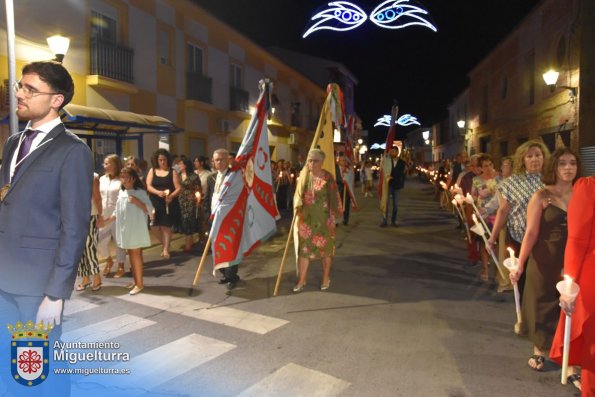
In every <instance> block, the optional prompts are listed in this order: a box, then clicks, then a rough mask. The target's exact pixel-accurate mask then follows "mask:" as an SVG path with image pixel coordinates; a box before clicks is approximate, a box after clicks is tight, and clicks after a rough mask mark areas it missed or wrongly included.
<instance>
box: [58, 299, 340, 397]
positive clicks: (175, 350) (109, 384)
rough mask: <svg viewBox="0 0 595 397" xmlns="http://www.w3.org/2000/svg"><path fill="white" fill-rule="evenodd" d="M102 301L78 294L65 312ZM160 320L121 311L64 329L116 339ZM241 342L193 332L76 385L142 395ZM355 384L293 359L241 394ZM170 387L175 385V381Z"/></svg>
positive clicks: (240, 325) (273, 324)
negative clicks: (113, 372) (110, 373)
mask: <svg viewBox="0 0 595 397" xmlns="http://www.w3.org/2000/svg"><path fill="white" fill-rule="evenodd" d="M116 298H118V299H120V300H122V301H126V302H130V303H135V304H140V305H144V306H148V307H151V308H154V309H158V310H162V311H165V312H168V313H171V314H179V315H182V316H186V317H190V318H194V319H199V320H204V321H209V322H213V323H217V324H220V325H224V326H228V327H233V328H237V329H241V330H244V331H249V332H252V333H255V334H260V335H264V334H266V333H268V332H270V331H272V330H275V329H277V328H279V327H282V326H283V325H286V324H288V323H289V322H288V321H286V320H282V319H278V318H274V317H268V316H264V315H260V314H257V313H250V312H247V311H243V310H238V309H234V308H229V307H212V305H211V304H209V303H206V302H200V301H196V300H193V299H186V298H179V297H173V296H159V295H152V294H140V295H136V296H132V297H131V296H129V295H122V296H116ZM97 307H99V306H98V305H96V304H93V303H89V302H86V301H85V300H84V299H79V298H75V299H74V300H71V301H69V302H68V303H67V305H66V307H65V314H68V315H72V314H75V313H76V314H79V315H80V314H81V313H83V312H85V311H87V310H91V309H95V308H97ZM155 324H157V323H156V321H152V320H148V319H145V318H142V317H138V316H134V315H130V314H122V315H119V316H115V317H112V318H109V319H106V320H104V321H100V322H95V323H93V324H89V325H86V326H84V327H82V328H77V329H74V330H70V331H69V330H68V329H67V328H66V329H65V331H67V332H65V333H64V334H63V335H62V340H63V341H64V342H106V341H109V340H111V341H114V340H115V341H117V340H118V338H119V337H122V336H124V335H126V334H130V333H132V332H135V331H139V330H142V332H143V333H145V334H146V332H148V330H149V329H148V327H150V326H152V325H155ZM153 329H155V328H153ZM236 347H237V346H236V345H235V344H232V343H228V342H224V341H222V340H218V339H214V338H210V337H207V336H203V335H200V334H196V333H192V334H190V335H187V336H184V337H181V338H179V339H176V340H174V341H172V342H170V343H167V344H165V345H161V346H158V347H156V348H154V349H151V350H148V351H146V352H144V353H142V352H141V354H139V355H135V356H133V357H131V360H130V361H126V362H119V363H117V364H115V365H110V364H107V363H105V364H106V365H105V367H110V368H112V369H130V370H131V374H130V375H129V376H122V375H113V376H102V377H100V378H97V377H93V376H91V377H84V378H82V379H79V380H78V381H75V382H74V384H73V390H74V391H75V395H78V394H77V393H81V395H82V394H84V393H88V392H90V391H96V392H98V393H99V394H102V393H107V394H110V395H114V396H115V394H113V393H115V392H125V395H126V397H133V396H138V395H142V394H144V393H146V392H147V391H154V390H157V389H159V388H160V387H162V385H165V384H166V383H167V382H170V381H172V380H173V379H175V378H177V377H179V376H183V375H184V374H186V373H188V372H190V371H193V370H195V369H196V368H197V367H199V366H201V365H203V364H205V363H208V362H209V361H211V360H214V359H216V358H217V357H219V356H222V355H224V354H226V353H228V352H230V351H232V350H234V349H235V348H236ZM180 363H184V365H183V366H180ZM112 364H114V363H112ZM98 379H101V382H98ZM350 385H351V384H350V383H349V382H347V381H344V380H342V379H339V378H336V377H334V376H331V375H328V374H325V373H323V372H320V371H316V370H313V369H309V368H306V367H302V366H300V365H297V364H294V363H289V364H287V365H285V366H283V367H282V368H279V369H277V370H276V371H275V372H273V373H271V374H270V375H268V376H266V377H265V378H263V379H261V380H260V381H259V382H257V383H255V384H253V385H252V386H249V387H248V388H247V389H245V390H244V391H242V392H241V393H240V394H239V397H252V396H255V397H256V396H259V397H260V396H292V397H294V396H295V397H299V396H304V397H306V396H307V397H317V396H320V397H333V396H338V395H340V394H341V393H342V392H343V391H344V390H345V389H347V388H348V387H349V386H350ZM168 387H169V388H171V385H170V386H168ZM99 394H98V395H99Z"/></svg>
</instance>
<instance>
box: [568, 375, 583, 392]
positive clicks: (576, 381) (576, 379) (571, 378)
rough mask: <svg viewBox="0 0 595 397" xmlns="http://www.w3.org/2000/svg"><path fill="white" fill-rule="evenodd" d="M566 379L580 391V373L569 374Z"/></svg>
mask: <svg viewBox="0 0 595 397" xmlns="http://www.w3.org/2000/svg"><path fill="white" fill-rule="evenodd" d="M566 380H567V381H568V383H569V384H571V385H572V386H574V387H576V388H577V389H579V390H580V391H582V389H581V375H580V374H572V375H569V376H568V378H566Z"/></svg>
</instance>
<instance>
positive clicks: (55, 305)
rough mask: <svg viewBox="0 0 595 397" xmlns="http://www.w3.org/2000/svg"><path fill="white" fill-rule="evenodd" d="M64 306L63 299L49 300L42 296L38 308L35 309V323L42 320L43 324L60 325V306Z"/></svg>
mask: <svg viewBox="0 0 595 397" xmlns="http://www.w3.org/2000/svg"><path fill="white" fill-rule="evenodd" d="M63 306H64V299H58V300H56V301H52V300H50V298H48V297H47V296H46V297H45V298H43V300H42V301H41V304H40V305H39V309H37V317H36V319H35V324H39V322H40V321H43V323H44V324H46V325H48V324H52V325H54V324H55V325H60V315H61V314H62V307H63Z"/></svg>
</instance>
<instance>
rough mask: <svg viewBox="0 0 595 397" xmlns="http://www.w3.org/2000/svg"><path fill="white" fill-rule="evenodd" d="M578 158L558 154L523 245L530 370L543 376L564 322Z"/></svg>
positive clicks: (536, 197)
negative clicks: (562, 297)
mask: <svg viewBox="0 0 595 397" xmlns="http://www.w3.org/2000/svg"><path fill="white" fill-rule="evenodd" d="M578 161H579V160H578V157H577V156H576V155H575V154H574V153H573V152H572V151H571V150H570V149H568V148H563V149H557V150H556V151H555V152H554V153H553V155H552V159H551V161H550V162H549V164H547V167H546V171H545V173H544V175H543V182H544V184H545V187H544V188H543V189H540V190H538V191H537V192H535V193H534V194H533V196H532V197H531V200H530V201H529V205H528V207H527V229H526V231H525V235H524V237H523V243H522V244H521V252H520V254H519V268H518V271H517V272H511V273H510V278H511V280H512V281H513V282H514V281H518V279H519V277H520V275H521V274H522V273H523V271H524V270H525V263H527V266H526V283H525V290H524V292H523V305H522V319H523V320H522V324H521V333H522V334H525V335H526V336H527V338H528V339H529V340H530V341H531V342H532V343H533V355H532V356H531V357H530V358H529V361H528V364H529V366H530V367H531V368H533V369H534V370H536V371H541V370H543V367H544V364H545V354H546V352H547V351H548V350H549V348H550V347H551V343H552V339H553V336H554V331H555V329H556V324H557V322H558V318H559V317H560V306H559V304H558V292H557V290H556V283H557V282H558V281H560V274H561V272H562V265H563V263H564V262H563V261H564V248H565V246H566V237H567V221H566V209H567V207H568V203H569V202H570V198H571V196H572V184H573V183H574V182H575V181H576V179H577V174H578V169H579V164H578Z"/></svg>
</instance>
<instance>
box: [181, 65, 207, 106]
mask: <svg viewBox="0 0 595 397" xmlns="http://www.w3.org/2000/svg"><path fill="white" fill-rule="evenodd" d="M186 98H187V99H192V100H195V101H201V102H205V103H211V104H212V103H213V79H212V78H210V77H208V76H204V75H202V74H200V73H195V72H187V73H186Z"/></svg>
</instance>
